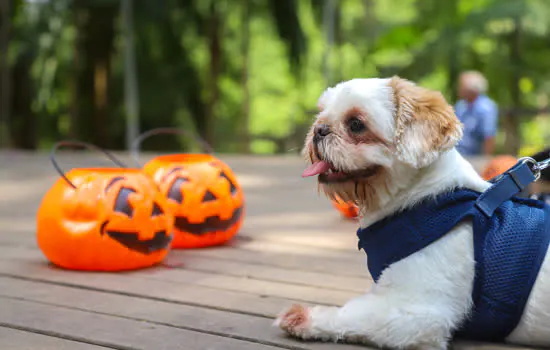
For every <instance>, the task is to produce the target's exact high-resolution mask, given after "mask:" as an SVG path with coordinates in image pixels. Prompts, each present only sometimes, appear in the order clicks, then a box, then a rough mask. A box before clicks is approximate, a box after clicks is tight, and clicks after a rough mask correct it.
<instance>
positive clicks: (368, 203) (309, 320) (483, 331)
mask: <svg viewBox="0 0 550 350" xmlns="http://www.w3.org/2000/svg"><path fill="white" fill-rule="evenodd" d="M318 107H319V111H320V112H319V114H318V116H317V118H316V120H315V122H314V124H313V126H312V128H311V130H310V132H309V134H308V136H307V138H306V142H305V147H304V156H305V158H306V159H307V161H308V162H310V163H311V165H310V166H309V167H308V168H307V169H306V170H305V171H304V173H303V176H318V182H319V185H320V186H321V188H322V189H323V191H324V192H325V193H326V194H327V195H328V196H335V195H337V196H339V197H340V198H342V199H344V200H347V201H354V202H356V203H357V204H358V206H359V208H360V213H361V219H360V225H361V229H360V230H359V232H363V231H365V232H366V231H368V230H371V231H372V232H371V231H369V232H370V233H369V232H367V233H368V234H372V235H375V237H374V238H373V237H371V236H368V235H367V234H366V235H367V236H365V237H361V236H360V237H359V238H360V247H361V248H364V249H365V251H367V250H368V245H369V244H370V243H373V244H374V247H375V248H373V249H371V250H369V251H368V252H367V260H368V267H369V270H370V271H371V274H373V278H374V280H375V282H376V283H374V284H373V286H372V288H371V289H370V290H369V291H368V292H367V293H366V294H365V295H362V296H359V297H357V298H355V299H352V300H350V301H349V302H348V303H346V304H345V305H344V306H342V307H327V306H315V307H311V308H310V307H305V306H301V305H294V306H292V307H290V308H289V309H287V310H285V311H283V312H282V313H281V314H280V315H279V317H278V318H277V320H276V321H275V324H276V325H277V326H279V327H280V328H282V329H283V330H285V331H286V332H287V333H289V334H290V335H292V336H294V337H297V338H300V339H304V340H321V341H342V342H359V343H364V344H371V345H375V346H379V347H389V348H395V349H446V348H447V346H448V343H449V340H450V339H452V338H453V337H455V336H461V332H462V335H466V336H465V337H466V338H469V339H478V340H490V341H492V340H503V341H507V342H512V343H521V344H528V345H542V346H548V345H550V261H549V257H548V255H546V251H547V248H548V242H547V239H546V238H544V237H542V238H541V240H540V241H536V242H534V243H531V242H532V241H533V240H534V239H533V238H532V237H531V236H529V237H528V238H527V239H526V240H525V241H522V240H521V239H520V238H518V242H520V244H521V242H527V243H525V244H523V245H526V246H529V245H531V246H533V247H534V249H535V250H537V253H533V254H531V253H525V254H524V253H517V254H516V252H515V251H514V250H513V249H512V251H511V252H508V251H504V254H500V255H499V254H496V255H494V254H493V255H491V254H492V253H491V252H493V253H494V252H495V251H494V249H496V252H497V253H498V252H499V249H500V248H501V247H500V245H499V243H498V242H497V244H496V245H494V246H495V247H496V248H495V247H493V246H491V247H488V245H489V243H486V244H485V246H484V248H483V249H484V250H485V251H484V252H483V254H485V253H487V257H486V258H485V260H484V261H483V263H481V262H480V261H478V255H477V251H476V249H477V248H475V244H474V239H476V238H475V235H474V232H475V230H476V226H475V225H473V220H474V219H472V218H473V216H472V217H465V218H464V219H463V220H462V219H461V220H455V221H453V218H452V217H451V219H450V221H449V220H447V221H448V222H451V224H449V223H446V224H445V225H449V226H448V227H447V228H445V225H443V226H441V227H439V224H437V223H438V222H440V221H438V220H440V219H439V218H438V216H441V215H439V213H440V210H443V209H441V205H449V206H450V207H453V206H454V203H455V202H457V203H459V202H460V203H466V202H461V201H462V200H463V197H460V198H458V197H456V196H458V194H456V193H454V192H453V191H454V190H455V189H457V188H459V189H463V190H461V191H462V192H461V193H463V194H464V193H465V194H464V196H465V197H468V196H470V195H473V194H475V193H477V194H479V193H482V192H483V191H485V190H486V189H488V188H489V187H490V186H491V184H490V183H488V182H486V181H484V180H482V179H481V178H480V176H479V175H478V174H477V173H476V171H475V170H474V169H473V167H472V166H471V165H470V163H468V162H467V161H466V160H465V159H463V158H462V157H461V156H460V155H459V153H458V152H457V151H456V150H455V145H456V144H457V142H458V141H459V140H460V139H461V137H462V125H461V124H460V122H459V121H458V119H457V118H456V116H455V114H454V111H453V108H452V107H451V106H450V105H449V104H448V103H447V102H446V101H445V99H444V97H443V96H442V95H441V94H440V93H439V92H435V91H430V90H427V89H424V88H422V87H419V86H417V85H415V84H414V83H412V82H410V81H407V80H404V79H401V78H398V77H393V78H391V79H354V80H350V81H347V82H343V83H340V84H338V85H336V86H335V87H333V88H329V89H328V90H327V91H325V92H324V93H323V95H322V96H321V97H320V99H319V105H318ZM447 193H450V194H449V195H447ZM440 196H451V197H449V198H450V200H449V199H447V200H448V201H447V202H442V203H443V204H441V203H439V202H437V200H438V199H439V198H440ZM453 196H455V197H453ZM461 198H462V199H461ZM518 201H519V200H518ZM525 201H529V200H525ZM426 202H428V203H431V204H428V206H431V207H429V208H428V209H423V208H420V207H422V206H425V205H426V204H424V203H426ZM533 202H534V201H533ZM445 203H447V204H445ZM449 203H450V204H449ZM506 203H508V204H509V203H512V204H510V205H512V206H514V205H516V204H517V205H519V204H518V203H516V202H515V201H514V202H510V201H509V202H506ZM508 204H506V205H508ZM520 204H521V203H520ZM522 205H523V204H522ZM529 205H533V204H532V203H530V204H529ZM534 205H535V206H538V204H534ZM418 208H420V209H418ZM539 209H540V208H539ZM499 210H501V209H499ZM527 210H531V207H528V209H527ZM533 210H534V209H533ZM537 210H538V209H537ZM541 210H546V209H544V208H543V209H541ZM533 212H534V211H533ZM411 213H412V214H411ZM529 213H531V211H529ZM536 213H539V212H536ZM545 213H546V214H547V213H548V212H547V211H546V212H545ZM409 214H410V215H409ZM546 214H545V215H546ZM399 215H405V216H408V218H407V220H408V221H406V222H405V224H403V221H402V219H399ZM472 215H473V214H472ZM522 215H523V214H521V215H520V216H522ZM533 215H534V214H533ZM537 215H538V214H537ZM508 216H509V215H508V214H506V215H504V216H502V215H501V216H500V217H499V218H498V219H496V220H497V221H498V220H500V221H498V222H500V223H501V224H502V223H506V220H508V219H507V217H508ZM523 216H524V215H523ZM547 216H548V215H546V217H547ZM519 219H520V220H521V219H522V218H519ZM475 220H477V219H475ZM480 220H485V219H480ZM539 221H540V220H539ZM542 221H543V225H544V224H545V225H546V226H545V227H546V230H547V231H549V228H550V225H549V224H548V222H549V221H550V220H548V219H547V220H546V221H544V218H543V219H542ZM430 223H436V224H435V227H432V226H434V225H432V226H430ZM488 225H489V226H491V225H492V226H491V227H490V228H489V229H490V230H493V229H494V227H493V226H494V225H498V223H497V224H494V223H493V224H488ZM502 225H504V224H502ZM526 225H527V224H526ZM373 227H374V228H376V230H375V229H372V228H373ZM438 229H439V230H445V232H444V234H442V235H441V237H438V238H437V239H433V240H432V241H431V242H430V243H429V244H424V245H423V244H420V245H418V244H419V242H420V243H422V239H423V237H424V236H423V234H424V233H425V232H424V231H426V230H427V231H432V230H435V231H437V230H438ZM377 230H378V231H377ZM415 230H416V231H415ZM542 230H543V231H544V228H543V229H542ZM417 231H418V232H417ZM512 231H513V230H512ZM513 234H515V233H514V232H512V233H511V235H512V238H507V239H508V241H504V243H502V244H504V245H505V244H507V243H509V241H513V240H514V239H515V238H514V237H513ZM376 235H378V236H376ZM411 235H414V238H411ZM476 235H477V233H476ZM508 236H510V234H508ZM542 236H544V234H543V235H542ZM361 240H366V243H365V244H364V245H363V246H361V244H362V243H361ZM377 240H379V241H380V242H383V243H380V242H377ZM476 244H477V243H476ZM394 245H396V246H398V247H397V248H395V249H397V250H400V251H402V250H403V249H405V250H407V249H409V248H410V247H413V246H416V245H418V246H419V247H420V248H419V249H416V248H415V249H410V250H411V251H410V252H408V253H406V254H402V253H399V254H402V255H401V256H400V257H396V256H394V255H393V252H392V249H394ZM417 248H418V247H417ZM490 249H493V251H491V250H490ZM396 254H397V253H396ZM522 254H524V255H522ZM549 255H550V254H549ZM381 256H382V258H380V257H381ZM499 256H500V257H499ZM502 256H504V257H505V258H506V259H508V258H510V259H508V260H514V259H515V260H518V259H519V260H518V261H519V264H518V262H517V261H515V262H514V261H512V262H510V263H509V262H506V264H504V263H502V262H501V260H499V259H502ZM518 256H519V257H520V258H517V257H518ZM493 257H495V262H493V261H492V260H491V259H493ZM522 257H526V258H525V260H521V259H522ZM379 259H381V260H380V261H378V260H379ZM384 259H385V260H384ZM537 261H538V265H537ZM509 264H511V265H514V264H515V265H514V266H516V265H517V266H516V267H510V268H509V267H508V266H509ZM371 265H372V266H371ZM511 265H510V266H511ZM479 266H483V268H482V269H481V270H480V269H479ZM518 266H519V267H518ZM533 266H534V267H533ZM532 267H533V268H532ZM501 269H504V270H505V271H504V272H503V271H499V270H501ZM509 269H515V270H513V271H514V274H512V275H510V273H507V272H508V271H509ZM526 269H528V270H529V269H533V270H536V271H535V272H534V273H532V272H529V271H527V272H525V271H523V270H526ZM373 271H374V273H373ZM495 271H496V272H495ZM516 272H517V273H516ZM499 273H502V274H504V277H502V276H501V275H499ZM480 274H481V276H480ZM495 276H496V277H495ZM500 277H502V278H500ZM499 278H500V279H499ZM478 280H481V281H482V282H480V283H478V282H477V281H478ZM515 280H517V281H519V282H518V283H520V284H521V285H520V286H515V284H517V283H516V282H515ZM495 281H496V282H495ZM510 281H511V282H510ZM497 282H498V283H501V284H505V285H504V286H500V287H498V286H496V285H495V283H497ZM507 283H510V284H511V285H514V286H508V285H506V284H507ZM480 284H483V285H481V286H480ZM524 285H529V286H530V287H529V288H527V289H526V288H523V286H524ZM514 288H515V289H514ZM501 291H502V293H504V292H506V293H508V294H506V293H504V294H506V295H501V294H502V293H500V292H501ZM499 293H500V294H499ZM468 324H469V326H468ZM465 328H466V329H465ZM457 334H458V335H457ZM468 335H471V337H468ZM484 335H487V336H486V338H487V339H484Z"/></svg>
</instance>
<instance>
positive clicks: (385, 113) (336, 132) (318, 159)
mask: <svg viewBox="0 0 550 350" xmlns="http://www.w3.org/2000/svg"><path fill="white" fill-rule="evenodd" d="M318 107H319V110H320V113H319V114H318V116H317V119H316V120H315V122H314V124H313V126H312V128H311V130H310V132H309V133H308V136H307V137H306V142H305V147H304V150H303V153H304V156H305V157H306V159H307V160H308V161H310V162H311V163H312V165H311V166H309V167H308V168H307V169H306V170H305V171H304V173H303V176H314V175H319V176H318V181H319V183H320V185H321V187H322V189H323V190H324V191H325V193H327V195H329V196H333V195H335V194H336V195H338V196H340V197H342V198H343V199H345V200H349V201H355V202H358V203H359V204H360V205H362V206H363V207H365V206H366V207H369V208H372V209H373V208H374V207H376V205H377V204H378V202H379V198H378V197H379V196H380V195H381V192H385V193H390V194H391V192H392V188H391V187H392V186H395V184H396V183H398V182H399V178H400V177H407V176H409V175H411V173H415V172H416V171H418V169H421V168H423V167H425V166H427V165H429V164H431V163H432V162H433V161H434V160H435V159H436V158H437V157H438V155H439V154H440V153H441V152H443V151H446V150H448V149H451V148H452V147H454V146H455V144H456V143H457V141H458V140H459V139H460V138H461V137H462V127H461V124H460V122H459V121H458V119H457V118H456V116H455V115H454V112H453V109H452V107H451V106H449V104H448V103H447V102H446V101H445V99H444V97H443V96H442V95H441V94H440V93H439V92H435V91H430V90H426V89H424V88H421V87H418V86H416V85H414V84H413V83H411V82H409V81H407V80H404V79H400V78H397V77H394V78H391V79H354V80H350V81H347V82H344V83H341V84H338V85H336V86H335V87H333V88H329V89H328V90H326V91H325V92H324V93H323V95H322V96H321V98H320V99H319V104H318ZM404 172H406V173H404Z"/></svg>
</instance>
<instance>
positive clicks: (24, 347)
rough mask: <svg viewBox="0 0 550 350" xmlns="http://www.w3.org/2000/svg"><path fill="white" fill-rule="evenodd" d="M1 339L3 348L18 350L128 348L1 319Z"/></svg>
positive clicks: (117, 349)
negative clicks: (6, 322)
mask: <svg viewBox="0 0 550 350" xmlns="http://www.w3.org/2000/svg"><path fill="white" fill-rule="evenodd" d="M0 339H2V349H17V350H31V349H32V350H36V349H40V350H101V349H115V350H126V349H128V348H122V347H118V346H116V347H115V346H112V345H110V344H96V343H91V342H89V341H87V340H85V339H74V337H69V336H65V335H63V334H58V333H53V334H52V333H51V332H44V331H41V330H39V329H29V328H26V327H18V326H14V325H7V324H4V323H3V322H1V321H0Z"/></svg>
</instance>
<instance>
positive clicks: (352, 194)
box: [322, 167, 388, 211]
mask: <svg viewBox="0 0 550 350" xmlns="http://www.w3.org/2000/svg"><path fill="white" fill-rule="evenodd" d="M386 179H388V176H387V171H386V169H384V168H383V167H378V168H377V169H376V173H374V174H373V175H372V176H369V177H368V178H365V179H363V180H358V181H356V182H344V183H333V184H326V185H323V186H322V190H323V192H325V194H326V195H327V196H328V197H329V198H331V199H334V197H335V196H338V197H340V198H341V199H342V200H344V201H346V202H354V203H356V204H358V205H359V206H360V207H361V208H362V209H363V210H366V211H373V210H379V209H380V190H382V189H387V183H386Z"/></svg>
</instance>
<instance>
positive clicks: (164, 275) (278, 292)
mask: <svg viewBox="0 0 550 350" xmlns="http://www.w3.org/2000/svg"><path fill="white" fill-rule="evenodd" d="M39 259H40V260H35V259H13V260H11V261H9V262H6V263H5V264H2V265H1V266H0V271H2V272H5V273H9V274H11V273H14V274H17V275H19V276H22V277H27V278H28V277H29V276H31V275H29V271H26V270H22V269H20V268H19V267H18V266H17V265H18V264H17V262H22V263H26V264H27V266H28V267H29V268H31V269H32V270H30V273H33V272H34V274H33V275H32V276H37V277H38V278H49V277H54V278H61V277H62V276H65V275H67V274H69V273H70V274H76V275H77V276H78V277H76V276H75V277H71V279H70V280H67V282H69V283H74V281H75V280H74V278H78V279H79V281H80V280H81V279H82V277H81V276H82V274H79V273H78V272H69V271H63V270H60V269H57V268H54V267H52V266H48V267H46V266H47V265H46V266H45V265H44V260H42V258H39ZM9 265H11V267H12V268H15V270H11V269H10V268H9ZM14 265H15V266H14ZM40 271H43V272H46V271H47V273H48V274H41V273H40ZM59 271H61V273H57V272H59ZM89 275H92V276H94V277H98V276H102V275H108V277H109V278H111V277H112V276H113V274H90V273H89V274H88V275H87V276H89ZM116 275H117V276H124V278H127V279H128V278H130V279H133V280H135V283H136V284H139V283H140V282H141V283H142V285H141V288H143V286H147V285H148V284H150V280H155V282H167V283H170V284H171V287H172V288H173V287H174V285H176V286H180V289H182V290H183V289H185V290H186V291H189V290H194V289H198V291H204V289H202V288H208V289H209V292H210V293H209V294H212V293H225V294H227V292H229V293H233V292H237V293H243V294H247V295H252V296H253V297H256V298H262V299H265V298H266V297H274V298H278V299H292V300H295V301H301V302H306V303H317V304H324V305H341V304H343V303H345V302H346V301H348V300H349V299H351V298H353V297H356V296H357V295H358V294H360V293H357V292H349V291H342V290H330V289H325V288H318V287H311V286H307V285H292V284H285V283H280V282H271V281H261V280H255V279H249V278H246V277H234V276H224V275H220V274H212V273H205V272H198V271H187V270H183V269H171V268H166V267H163V266H156V267H151V268H148V269H143V270H137V271H131V272H124V273H119V274H116ZM120 278H122V277H120ZM120 278H118V279H117V280H120ZM56 281H57V282H63V281H60V280H56ZM83 282H84V283H88V282H87V281H83ZM102 282H103V281H99V283H102ZM106 287H107V288H108V287H110V285H109V286H106Z"/></svg>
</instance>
